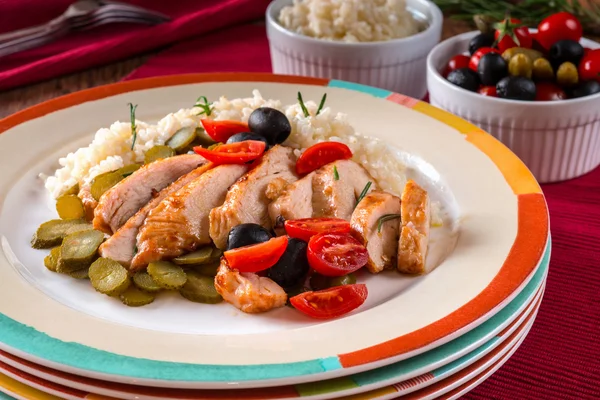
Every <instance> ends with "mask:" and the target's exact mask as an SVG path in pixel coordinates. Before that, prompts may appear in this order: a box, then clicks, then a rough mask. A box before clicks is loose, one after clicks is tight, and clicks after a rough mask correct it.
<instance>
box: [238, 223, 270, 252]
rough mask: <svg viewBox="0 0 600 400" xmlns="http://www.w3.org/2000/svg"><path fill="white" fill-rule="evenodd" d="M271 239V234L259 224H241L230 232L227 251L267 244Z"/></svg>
mask: <svg viewBox="0 0 600 400" xmlns="http://www.w3.org/2000/svg"><path fill="white" fill-rule="evenodd" d="M271 238H272V236H271V233H270V232H269V231H268V230H266V229H265V228H263V227H262V226H260V225H258V224H241V225H238V226H234V227H233V228H231V230H230V231H229V237H228V238H227V250H231V249H237V248H238V247H244V246H250V245H251V244H258V243H263V242H267V241H269V240H270V239H271Z"/></svg>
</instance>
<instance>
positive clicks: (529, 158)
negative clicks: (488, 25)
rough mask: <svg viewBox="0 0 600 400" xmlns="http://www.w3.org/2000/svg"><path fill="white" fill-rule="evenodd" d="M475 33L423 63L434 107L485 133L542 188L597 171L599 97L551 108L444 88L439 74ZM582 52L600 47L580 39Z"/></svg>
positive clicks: (461, 37) (443, 46)
mask: <svg viewBox="0 0 600 400" xmlns="http://www.w3.org/2000/svg"><path fill="white" fill-rule="evenodd" d="M478 33H479V32H469V33H464V34H462V35H459V36H455V37H453V38H450V39H448V40H445V41H443V42H442V43H440V44H438V45H437V46H436V47H435V48H434V49H433V50H432V51H431V53H430V54H429V57H428V58H427V86H428V89H429V99H430V103H431V104H432V105H433V106H436V107H439V108H442V109H444V110H446V111H449V112H451V113H452V114H455V115H457V116H459V117H461V118H463V119H466V120H468V121H469V122H471V123H473V124H474V125H477V126H479V127H480V128H481V129H483V130H484V131H486V132H489V133H490V134H492V135H493V136H494V137H496V138H497V139H498V140H500V141H501V142H502V143H504V144H505V145H506V146H507V147H509V148H510V149H511V150H512V151H513V152H514V153H515V154H516V155H517V156H519V157H520V158H521V160H523V162H524V163H525V164H526V165H527V166H528V167H529V169H530V170H531V172H533V174H534V175H535V177H536V178H537V180H538V181H539V182H541V183H548V182H558V181H563V180H567V179H572V178H575V177H578V176H581V175H583V174H586V173H588V172H590V171H591V170H593V169H594V168H596V167H598V166H599V165H600V94H595V95H593V96H588V97H582V98H579V99H570V100H563V101H550V102H525V101H516V100H506V99H499V98H494V97H486V96H482V95H480V94H478V93H473V92H469V91H467V90H464V89H462V88H459V87H458V86H455V85H453V84H451V83H450V82H448V81H447V80H446V79H445V78H444V77H443V76H442V75H441V71H443V69H444V68H445V66H446V65H447V63H448V60H450V58H452V57H453V56H455V55H456V54H461V53H464V52H466V51H467V49H468V45H469V41H470V40H471V38H473V37H474V36H475V35H477V34H478ZM581 43H582V45H583V46H584V47H589V48H600V44H599V43H596V42H593V41H591V40H587V39H582V41H581Z"/></svg>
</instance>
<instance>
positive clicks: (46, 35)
mask: <svg viewBox="0 0 600 400" xmlns="http://www.w3.org/2000/svg"><path fill="white" fill-rule="evenodd" d="M169 19H170V18H169V17H168V16H166V15H164V14H161V13H159V12H155V11H150V10H146V9H144V8H141V7H137V6H133V5H129V4H124V3H119V2H115V1H107V0H79V1H77V2H75V3H73V4H71V6H69V8H67V10H66V11H65V12H64V13H63V14H62V15H60V16H59V17H57V18H55V19H53V20H51V21H49V22H47V23H45V24H43V25H38V26H35V27H31V28H26V29H22V30H19V31H15V32H9V33H5V34H1V35H0V57H2V56H6V55H8V54H13V53H17V52H19V51H24V50H27V49H31V48H34V47H38V46H41V45H43V44H46V43H50V42H52V41H55V40H56V39H58V38H60V37H63V36H65V35H67V34H68V33H70V32H78V31H83V30H89V29H92V28H95V27H97V26H100V25H104V24H109V23H116V22H128V23H135V24H147V25H155V24H160V23H162V22H166V21H168V20H169Z"/></svg>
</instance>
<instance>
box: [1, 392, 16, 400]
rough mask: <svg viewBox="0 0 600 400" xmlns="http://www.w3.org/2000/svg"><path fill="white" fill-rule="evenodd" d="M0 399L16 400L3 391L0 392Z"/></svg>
mask: <svg viewBox="0 0 600 400" xmlns="http://www.w3.org/2000/svg"><path fill="white" fill-rule="evenodd" d="M0 400H16V399H15V398H14V397H10V396H9V395H7V394H6V393H4V392H0Z"/></svg>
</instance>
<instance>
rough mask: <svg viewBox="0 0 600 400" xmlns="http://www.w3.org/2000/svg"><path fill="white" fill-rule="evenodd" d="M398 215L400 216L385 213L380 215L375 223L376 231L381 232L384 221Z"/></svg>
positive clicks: (395, 217)
mask: <svg viewBox="0 0 600 400" xmlns="http://www.w3.org/2000/svg"><path fill="white" fill-rule="evenodd" d="M400 217H401V215H400V214H386V215H384V216H382V217H381V218H379V222H378V223H377V233H381V227H382V225H383V224H384V223H385V222H387V221H391V220H393V219H397V218H400Z"/></svg>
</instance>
